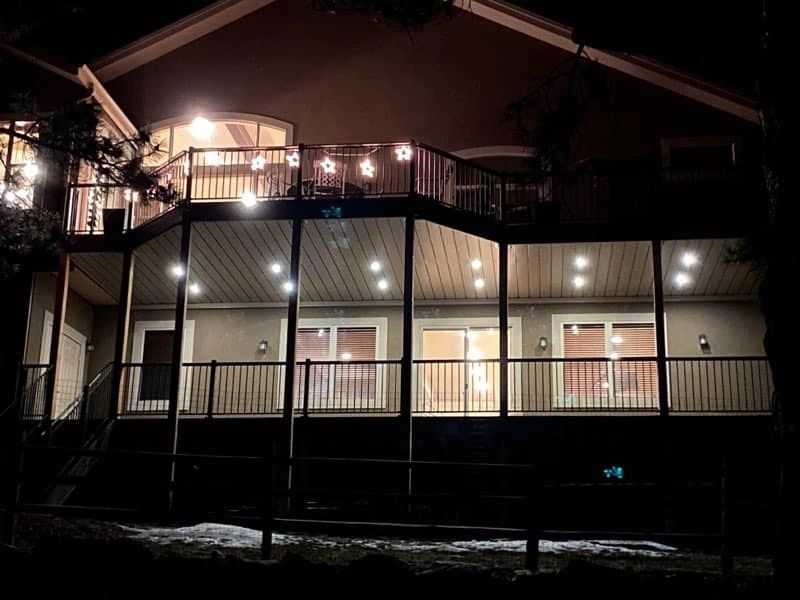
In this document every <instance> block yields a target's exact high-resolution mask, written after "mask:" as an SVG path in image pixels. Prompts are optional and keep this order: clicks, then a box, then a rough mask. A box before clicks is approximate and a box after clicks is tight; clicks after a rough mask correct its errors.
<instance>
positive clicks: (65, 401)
mask: <svg viewBox="0 0 800 600" xmlns="http://www.w3.org/2000/svg"><path fill="white" fill-rule="evenodd" d="M52 339H53V313H51V312H49V311H46V312H45V318H44V330H43V331H42V344H41V350H40V357H39V360H40V362H41V363H42V364H46V363H47V362H48V361H49V360H50V342H51V340H52ZM85 357H86V336H85V335H83V334H81V333H79V332H78V331H76V330H75V329H73V328H72V327H70V326H69V325H67V324H66V323H65V324H64V328H63V330H62V332H61V346H60V348H59V356H58V365H57V367H56V385H55V397H54V399H53V416H54V417H56V418H58V417H59V416H61V415H62V413H63V412H64V410H66V409H67V407H69V405H70V404H71V403H72V402H73V401H74V400H75V399H76V398H77V397H78V395H79V394H80V393H81V390H82V389H83V383H84V359H85Z"/></svg>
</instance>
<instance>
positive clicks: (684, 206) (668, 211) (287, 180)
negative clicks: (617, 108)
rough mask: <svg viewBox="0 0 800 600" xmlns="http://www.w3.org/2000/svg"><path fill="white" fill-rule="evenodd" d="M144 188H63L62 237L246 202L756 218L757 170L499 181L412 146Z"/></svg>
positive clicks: (252, 154) (202, 153) (285, 158)
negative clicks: (192, 208)
mask: <svg viewBox="0 0 800 600" xmlns="http://www.w3.org/2000/svg"><path fill="white" fill-rule="evenodd" d="M152 182H153V185H152V187H151V188H150V189H149V190H139V191H138V192H137V191H133V190H131V189H127V188H124V187H120V186H114V185H107V184H98V183H79V184H74V185H72V186H71V187H70V190H69V209H68V210H69V217H68V221H67V230H68V233H72V234H97V233H103V232H104V231H105V228H106V227H107V226H108V223H109V220H108V219H106V218H105V217H104V213H105V212H108V211H113V210H114V209H120V210H124V218H123V219H118V221H122V227H123V229H127V228H135V227H138V226H140V225H142V224H144V223H146V222H148V221H149V220H151V219H153V218H154V217H157V216H158V215H160V214H162V213H164V212H166V211H168V210H170V209H171V208H173V207H174V206H175V205H176V204H177V203H179V202H187V201H188V202H239V201H242V202H245V203H248V204H255V203H258V202H263V201H269V200H288V199H300V200H302V199H310V198H311V199H313V198H325V197H336V198H364V199H377V198H383V197H403V196H411V195H416V196H418V197H423V198H427V199H430V200H433V201H435V202H436V203H438V204H439V205H441V206H443V207H447V208H450V209H455V210H458V211H463V212H465V213H469V214H472V215H475V216H478V217H481V218H485V219H489V220H491V221H493V222H498V221H499V222H503V223H507V224H541V225H552V224H559V223H563V224H572V223H611V222H613V223H620V222H621V223H624V222H634V221H640V220H641V219H655V218H657V219H660V220H661V219H680V221H681V222H682V223H685V222H686V221H687V219H688V220H689V221H691V222H692V223H711V222H714V223H719V222H727V221H733V222H739V223H743V222H751V221H752V220H753V219H757V218H759V215H760V211H761V209H762V208H763V205H762V204H761V203H759V199H760V198H762V197H763V194H761V193H760V191H759V190H760V183H759V178H758V175H757V173H755V172H752V171H747V170H742V169H729V170H719V171H714V172H710V171H702V172H700V171H685V170H666V171H665V170H660V169H650V170H647V169H619V168H616V169H611V168H604V169H599V168H593V169H583V170H576V171H572V172H566V173H548V174H543V175H539V176H535V177H534V176H531V175H524V176H520V175H501V174H499V173H496V172H494V171H492V170H491V169H487V168H484V167H481V166H479V165H476V164H474V163H472V162H470V161H467V160H464V159H461V158H459V157H457V156H454V155H452V154H448V153H447V152H443V151H441V150H436V149H434V148H431V147H429V146H426V145H423V144H415V143H411V142H404V143H392V144H336V145H314V146H281V147H263V148H261V147H253V148H197V149H191V150H190V151H187V152H182V153H180V154H178V155H177V156H175V157H174V158H173V159H172V160H170V162H168V163H167V164H165V165H163V166H161V167H159V168H158V169H156V170H155V171H154V172H153V173H152Z"/></svg>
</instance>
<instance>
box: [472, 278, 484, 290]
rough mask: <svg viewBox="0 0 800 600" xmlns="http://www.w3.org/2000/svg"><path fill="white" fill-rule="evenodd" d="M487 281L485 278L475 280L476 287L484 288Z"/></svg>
mask: <svg viewBox="0 0 800 600" xmlns="http://www.w3.org/2000/svg"><path fill="white" fill-rule="evenodd" d="M485 285H486V282H485V281H484V280H483V279H476V280H475V289H478V290H482V289H483V288H484V286H485Z"/></svg>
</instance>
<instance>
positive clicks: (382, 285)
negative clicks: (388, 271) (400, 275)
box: [378, 279, 389, 290]
mask: <svg viewBox="0 0 800 600" xmlns="http://www.w3.org/2000/svg"><path fill="white" fill-rule="evenodd" d="M378 289H379V290H388V289H389V282H388V281H386V280H385V279H381V280H379V281H378Z"/></svg>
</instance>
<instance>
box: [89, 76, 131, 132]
mask: <svg viewBox="0 0 800 600" xmlns="http://www.w3.org/2000/svg"><path fill="white" fill-rule="evenodd" d="M78 79H80V81H81V83H83V85H85V86H86V88H87V89H88V90H89V91H90V92H91V93H92V97H93V98H94V99H95V102H97V104H98V105H100V108H102V109H103V111H104V112H105V113H106V115H107V116H108V118H109V119H111V122H112V123H113V124H114V125H115V126H116V128H117V129H118V130H119V131H120V133H121V134H122V135H125V136H128V137H132V136H135V135H136V134H137V132H138V129H137V128H136V126H135V125H134V124H133V123H132V122H131V120H130V119H129V118H128V117H127V115H126V114H125V113H124V112H123V111H122V109H121V108H120V107H119V104H117V103H116V101H115V100H114V99H113V98H112V97H111V94H109V93H108V90H106V88H105V87H104V86H103V84H102V83H100V80H99V79H98V78H97V77H96V76H95V74H94V73H92V70H91V69H90V68H89V67H88V66H87V65H83V66H82V67H80V68H79V69H78Z"/></svg>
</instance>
